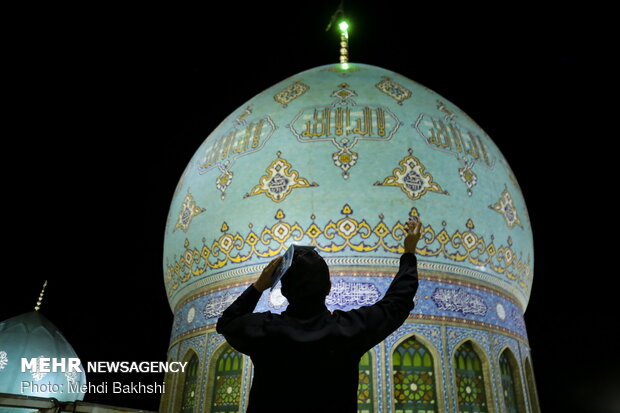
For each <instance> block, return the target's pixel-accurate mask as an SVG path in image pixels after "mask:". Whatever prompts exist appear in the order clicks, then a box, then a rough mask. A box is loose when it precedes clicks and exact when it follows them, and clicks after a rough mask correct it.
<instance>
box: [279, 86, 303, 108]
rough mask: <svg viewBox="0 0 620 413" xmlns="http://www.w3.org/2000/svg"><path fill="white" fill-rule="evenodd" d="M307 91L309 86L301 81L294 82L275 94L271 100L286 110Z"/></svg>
mask: <svg viewBox="0 0 620 413" xmlns="http://www.w3.org/2000/svg"><path fill="white" fill-rule="evenodd" d="M308 89H310V86H308V85H306V84H304V83H303V82H301V81H296V82H294V83H293V84H292V85H290V86H287V87H286V88H284V89H283V90H281V91H280V92H278V93H276V94H275V96H274V97H273V100H275V101H276V102H278V103H279V104H281V105H282V107H283V108H286V107H287V106H288V104H289V103H291V102H292V101H294V100H295V99H297V98H298V97H300V96H301V95H303V94H304V93H306V92H307V91H308Z"/></svg>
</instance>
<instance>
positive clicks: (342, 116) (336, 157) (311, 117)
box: [288, 83, 401, 179]
mask: <svg viewBox="0 0 620 413" xmlns="http://www.w3.org/2000/svg"><path fill="white" fill-rule="evenodd" d="M356 96H358V94H357V92H356V91H355V90H352V89H350V87H349V84H347V83H340V84H339V85H338V89H336V90H334V91H332V93H331V94H330V97H331V98H335V99H334V100H333V101H332V102H331V103H329V104H326V105H320V106H311V107H307V108H305V109H302V110H301V111H300V112H299V113H298V114H297V115H296V116H295V117H294V118H293V120H292V121H291V122H290V123H289V125H288V127H289V129H290V130H291V132H292V133H293V135H295V137H296V138H297V141H298V142H300V143H312V142H330V143H331V144H332V145H334V146H335V147H336V148H337V149H338V151H337V152H334V153H332V162H333V164H334V165H335V166H336V167H338V168H340V169H341V170H342V177H343V178H344V179H349V175H350V170H351V168H352V167H353V166H354V165H355V164H356V163H357V161H358V158H359V156H360V155H359V153H358V152H355V151H353V150H352V149H353V148H354V147H355V146H356V145H357V143H358V142H360V141H379V142H386V141H389V140H391V139H392V137H393V136H394V134H395V133H396V132H397V131H398V129H399V127H400V125H401V122H400V121H399V120H398V118H397V117H396V115H395V114H394V113H393V112H392V111H390V110H389V109H388V108H387V107H384V106H381V105H370V104H357V103H356V102H355V101H354V100H353V98H354V97H356Z"/></svg>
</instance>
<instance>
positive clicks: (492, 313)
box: [163, 64, 534, 407]
mask: <svg viewBox="0 0 620 413" xmlns="http://www.w3.org/2000/svg"><path fill="white" fill-rule="evenodd" d="M236 93H238V94H239V95H242V94H243V92H242V91H236ZM411 215H415V216H419V217H420V218H421V220H422V222H423V224H424V233H423V240H422V241H420V243H419V244H418V251H417V256H418V260H419V269H420V279H421V282H420V287H419V290H418V293H417V297H416V306H415V308H414V310H413V311H412V314H411V316H410V318H409V319H408V320H407V323H406V324H405V325H404V326H403V327H402V328H401V329H399V330H398V331H397V332H396V333H395V334H394V335H393V336H391V337H390V338H388V339H387V340H386V342H385V343H382V346H387V347H385V349H384V350H383V351H384V352H385V351H388V352H389V351H390V349H391V348H392V347H391V346H393V345H395V344H397V342H398V341H399V340H401V339H402V337H404V336H405V335H406V334H413V333H415V334H417V337H420V338H421V339H423V340H427V343H429V345H433V343H435V344H436V349H437V352H438V353H439V354H441V353H449V354H452V353H453V352H454V351H455V346H457V345H458V343H459V342H460V341H459V340H462V339H463V338H464V337H470V338H471V339H472V340H474V341H475V342H476V344H477V345H478V344H479V345H480V346H481V348H482V349H483V350H482V352H484V353H485V354H487V355H488V357H489V358H490V359H492V358H496V357H497V356H498V355H497V354H495V355H494V354H492V353H493V351H494V350H493V348H494V347H493V345H492V344H490V342H491V341H493V340H495V341H496V344H497V343H500V342H501V343H509V344H506V346H511V349H512V353H514V354H516V355H517V356H516V357H517V358H518V359H519V363H520V364H522V363H523V362H524V359H523V357H524V355H526V354H528V353H529V348H527V334H526V331H525V324H524V322H523V312H524V311H525V308H526V306H527V302H528V298H529V295H530V289H531V285H532V278H533V274H532V269H533V258H534V257H533V245H532V232H531V228H530V222H529V218H528V214H527V209H526V205H525V201H524V199H523V196H522V194H521V191H520V189H519V186H518V183H517V180H516V178H515V177H514V175H513V173H512V171H511V169H510V167H509V166H508V164H507V162H506V160H505V158H504V156H503V155H502V154H501V153H500V151H499V149H498V148H497V146H496V145H495V144H494V143H493V141H492V140H491V138H490V137H489V136H488V135H487V134H486V133H485V132H484V131H483V130H482V129H481V128H480V127H479V126H478V125H477V124H476V123H475V122H474V121H473V120H472V119H470V118H469V117H468V116H467V115H466V114H465V113H463V112H462V111H461V110H460V109H459V108H458V107H456V106H455V105H454V104H452V103H451V102H449V101H448V100H446V99H444V98H443V97H441V96H439V95H438V94H437V93H435V92H433V91H431V90H429V89H427V88H425V87H424V86H421V85H420V84H418V83H416V82H414V81H412V80H409V79H407V78H405V77H403V76H401V75H399V74H397V73H394V72H391V71H388V70H385V69H382V68H378V67H374V66H369V65H363V64H351V65H350V69H349V70H346V71H345V70H342V69H341V67H340V65H328V66H322V67H317V68H314V69H311V70H308V71H305V72H302V73H299V74H297V75H295V76H292V77H290V78H288V79H286V80H284V81H282V82H280V83H278V84H276V85H275V86H273V87H271V88H269V89H267V90H265V91H264V92H262V93H260V94H258V95H257V96H255V97H254V98H252V99H250V100H249V101H248V102H246V103H245V104H243V105H241V106H240V107H239V108H238V109H237V110H236V111H234V112H233V113H232V114H231V115H230V116H229V117H228V118H227V119H225V120H224V121H223V122H222V123H221V124H220V125H219V126H218V127H217V128H216V129H215V130H214V131H213V133H212V134H211V135H210V136H209V137H208V138H207V139H206V140H205V141H204V143H203V144H202V145H201V146H200V148H198V150H197V151H196V153H195V155H194V157H193V158H192V159H191V161H190V162H189V165H188V166H187V168H186V170H185V172H184V173H183V175H182V177H181V180H180V182H179V184H178V187H177V189H176V191H175V194H174V197H173V200H172V203H171V207H170V213H169V216H168V222H167V225H166V233H165V250H164V272H165V275H164V279H165V285H166V290H167V293H168V298H169V302H170V305H171V307H172V309H173V312H174V313H175V322H174V326H173V331H172V337H171V350H170V357H171V358H178V359H182V358H183V357H185V356H186V351H187V349H188V348H190V347H191V348H193V349H194V351H196V353H197V355H198V357H199V358H200V359H201V361H203V362H205V363H207V364H208V363H209V360H210V357H211V356H212V354H213V352H214V351H216V350H215V349H216V347H215V346H216V344H218V343H219V344H221V343H222V339H221V337H219V336H218V335H217V334H216V333H215V332H214V323H215V322H216V321H217V318H218V317H219V315H220V314H221V312H222V311H223V310H224V309H225V308H226V307H227V306H228V305H229V304H230V303H231V302H232V300H234V298H235V297H236V296H237V295H238V294H239V293H240V292H241V291H243V290H244V289H245V288H246V287H247V285H248V284H249V283H250V282H251V281H253V280H254V279H255V278H256V277H257V276H258V274H259V273H260V271H261V269H262V268H263V266H264V265H265V264H266V263H267V262H268V261H269V260H270V259H272V258H273V257H275V256H277V255H280V254H282V253H283V252H284V251H285V250H286V248H287V247H288V246H289V245H290V244H292V243H297V244H304V245H308V244H312V245H316V246H317V248H318V249H319V251H320V254H321V255H322V256H323V257H324V258H325V260H326V261H327V263H328V265H329V267H330V270H331V276H332V291H331V293H330V295H329V296H328V298H327V304H328V308H330V310H334V309H342V310H348V309H352V308H357V307H359V306H360V305H366V304H371V303H373V302H375V301H376V300H377V299H379V298H380V297H381V296H382V295H383V293H384V292H385V290H386V289H387V286H388V285H389V282H390V281H391V277H392V276H393V274H394V273H395V271H396V270H397V268H398V262H399V261H398V260H399V257H400V254H401V253H402V252H403V250H402V243H403V228H404V224H405V222H406V221H407V219H408V216H411ZM285 306H286V301H285V299H284V297H282V295H281V294H280V293H279V290H278V289H276V290H274V292H273V293H271V294H268V293H265V294H263V297H262V298H261V301H260V302H259V305H258V307H257V311H272V312H279V311H282V310H283V309H284V308H285ZM489 334H491V335H489ZM493 334H497V337H498V338H497V339H495V338H491V336H492V335H493ZM476 337H478V338H476ZM205 339H206V340H205ZM192 340H194V341H196V340H204V341H205V342H206V343H207V344H205V343H202V342H200V343H202V344H196V343H194V344H191V343H192ZM481 341H482V342H483V343H480V342H481ZM219 344H218V345H219ZM210 346H211V347H210ZM485 346H486V347H485ZM377 351H378V350H377ZM387 363H388V362H387V361H386V366H387ZM386 366H384V368H385V367H386ZM448 367H449V366H443V362H442V368H444V369H445V371H443V372H440V374H442V376H443V377H444V379H445V381H444V383H446V382H448V381H449V380H450V377H451V376H450V373H449V370H448ZM378 368H379V367H378ZM377 374H378V375H379V376H380V374H381V373H377ZM384 374H385V373H384ZM489 374H490V375H493V374H495V373H493V371H490V372H489ZM497 374H498V375H499V372H498V373H497ZM451 387H453V386H451V385H450V384H445V385H444V390H443V391H440V392H439V396H441V397H443V398H444V400H443V401H437V403H439V404H440V405H441V406H447V405H448V404H449V403H452V402H454V400H456V397H454V398H449V397H448V393H450V392H451V391H457V390H449V389H450V388H451ZM488 390H489V392H495V390H497V389H488ZM388 391H389V390H388ZM389 396H390V395H389V394H385V395H384V397H385V398H389ZM205 397H206V398H207V399H209V398H210V397H211V395H206V393H205ZM441 397H440V398H441ZM377 398H379V399H381V395H380V394H378V395H377ZM163 403H164V404H165V402H163ZM375 403H386V402H385V399H384V401H381V400H379V401H377V400H375ZM495 403H497V401H495ZM498 407H499V406H498Z"/></svg>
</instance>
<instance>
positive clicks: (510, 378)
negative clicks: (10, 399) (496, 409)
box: [499, 349, 524, 413]
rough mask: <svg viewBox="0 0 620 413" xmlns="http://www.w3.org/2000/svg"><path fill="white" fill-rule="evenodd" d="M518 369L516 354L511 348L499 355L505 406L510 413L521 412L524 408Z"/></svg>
mask: <svg viewBox="0 0 620 413" xmlns="http://www.w3.org/2000/svg"><path fill="white" fill-rule="evenodd" d="M518 369H519V367H518V365H517V360H516V359H515V357H514V355H513V354H512V353H511V352H510V350H508V349H506V350H504V351H503V352H502V354H501V355H500V356H499V371H500V374H501V377H502V391H503V394H502V396H503V399H504V406H505V407H506V412H508V413H520V412H523V408H524V406H523V397H522V396H523V392H522V391H521V380H520V379H519V372H518Z"/></svg>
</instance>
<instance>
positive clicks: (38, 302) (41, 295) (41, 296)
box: [34, 280, 47, 311]
mask: <svg viewBox="0 0 620 413" xmlns="http://www.w3.org/2000/svg"><path fill="white" fill-rule="evenodd" d="M46 286H47V280H45V282H44V283H43V288H42V289H41V294H39V299H38V300H37V305H35V306H34V311H39V308H41V303H42V302H43V294H44V293H45V287H46Z"/></svg>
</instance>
